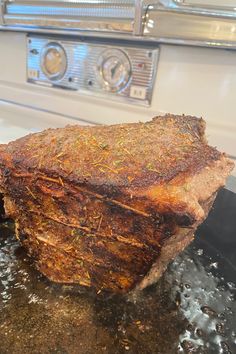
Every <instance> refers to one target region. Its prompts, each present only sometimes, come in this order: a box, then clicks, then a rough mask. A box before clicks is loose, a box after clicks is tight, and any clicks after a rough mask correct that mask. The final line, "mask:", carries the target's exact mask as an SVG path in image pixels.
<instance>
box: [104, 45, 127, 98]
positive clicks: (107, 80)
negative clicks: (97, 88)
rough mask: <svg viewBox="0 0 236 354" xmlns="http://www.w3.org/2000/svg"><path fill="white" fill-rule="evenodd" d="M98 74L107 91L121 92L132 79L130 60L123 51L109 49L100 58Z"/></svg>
mask: <svg viewBox="0 0 236 354" xmlns="http://www.w3.org/2000/svg"><path fill="white" fill-rule="evenodd" d="M98 72H99V75H100V79H102V84H103V86H104V88H105V89H106V90H108V91H113V92H114V91H120V90H122V89H123V88H124V87H125V86H126V85H127V83H128V81H129V80H130V77H131V64H130V61H129V58H128V56H127V55H126V54H125V53H124V52H123V51H121V50H118V49H110V50H109V49H108V50H106V51H105V52H103V53H102V55H101V57H100V58H99V64H98ZM100 81H101V80H100Z"/></svg>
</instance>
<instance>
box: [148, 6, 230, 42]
mask: <svg viewBox="0 0 236 354" xmlns="http://www.w3.org/2000/svg"><path fill="white" fill-rule="evenodd" d="M144 36H145V37H146V38H156V39H157V38H158V39H159V41H161V42H170V43H178V44H196V45H204V46H214V47H229V46H230V47H232V46H235V45H236V20H233V19H232V18H222V17H214V16H207V15H204V16H203V15H202V14H201V15H200V14H196V13H183V12H179V11H173V10H168V9H165V8H156V7H153V6H149V8H148V11H147V14H146V22H145V27H144Z"/></svg>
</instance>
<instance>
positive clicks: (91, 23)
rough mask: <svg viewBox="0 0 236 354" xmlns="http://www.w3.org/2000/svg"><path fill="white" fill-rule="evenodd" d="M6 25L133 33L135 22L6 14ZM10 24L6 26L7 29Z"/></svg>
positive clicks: (45, 29) (46, 29)
mask: <svg viewBox="0 0 236 354" xmlns="http://www.w3.org/2000/svg"><path fill="white" fill-rule="evenodd" d="M4 19H5V23H6V25H10V26H16V27H17V26H23V27H24V28H26V30H27V31H28V32H29V31H30V27H32V28H35V29H37V28H39V29H44V32H45V33H48V32H49V30H50V29H53V28H54V29H62V30H68V31H69V30H73V29H74V30H77V35H78V30H79V31H81V30H84V31H96V32H98V31H102V32H111V33H112V32H120V33H132V32H133V23H131V22H130V21H129V22H123V23H121V22H119V21H117V20H113V19H109V21H108V20H106V21H99V19H93V20H91V19H90V20H78V19H76V20H74V19H70V20H66V22H65V20H64V19H60V18H57V19H52V18H50V17H44V18H39V17H34V18H33V17H31V18H30V19H29V18H27V17H21V18H18V17H16V16H11V15H5V16H4ZM7 28H8V26H7V27H6V29H7Z"/></svg>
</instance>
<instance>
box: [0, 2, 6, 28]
mask: <svg viewBox="0 0 236 354" xmlns="http://www.w3.org/2000/svg"><path fill="white" fill-rule="evenodd" d="M5 5H6V0H0V26H1V25H4V13H5Z"/></svg>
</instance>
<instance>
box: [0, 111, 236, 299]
mask: <svg viewBox="0 0 236 354" xmlns="http://www.w3.org/2000/svg"><path fill="white" fill-rule="evenodd" d="M204 130H205V123H204V121H203V120H202V119H198V118H195V117H190V116H173V115H166V116H161V117H156V118H154V119H153V120H152V121H150V122H146V123H132V124H122V125H113V126H105V125H103V126H67V127H65V128H60V129H48V130H45V131H43V132H40V133H36V134H30V135H28V136H26V137H24V138H21V139H18V140H16V141H14V142H11V143H9V144H6V145H0V191H1V193H2V194H3V195H4V206H5V210H6V213H7V215H8V216H9V217H11V218H12V219H14V220H15V225H16V235H17V237H18V238H19V240H20V241H21V243H22V244H23V245H24V247H25V248H26V249H27V252H28V254H29V255H30V256H31V257H33V259H34V260H35V264H36V267H37V268H38V269H39V270H40V271H41V272H42V273H43V274H44V275H46V276H47V277H48V278H49V279H51V280H52V281H55V282H61V283H78V284H80V285H83V286H87V287H93V288H95V289H96V290H97V291H100V290H108V291H112V292H115V293H126V292H128V291H130V290H133V289H143V288H145V287H146V286H148V285H150V284H152V283H153V282H156V281H157V280H158V279H159V277H160V276H161V275H162V274H163V272H164V271H165V269H166V267H167V265H168V263H169V262H170V261H171V260H172V259H174V258H175V257H176V255H177V254H178V253H179V252H181V251H182V250H183V249H184V248H185V247H186V246H187V245H188V244H189V243H190V242H191V241H192V240H193V237H194V231H195V230H196V228H197V227H198V225H199V224H200V223H202V222H203V220H204V219H205V218H206V217H207V215H208V212H209V210H210V208H211V206H212V203H213V202H214V199H215V197H216V194H217V191H218V190H219V189H220V188H221V187H222V186H224V184H225V181H226V178H227V177H228V175H229V174H230V172H231V170H232V169H233V166H234V165H233V162H232V161H231V160H230V159H229V158H228V157H227V156H226V155H225V154H223V153H220V152H218V151H217V150H216V149H215V148H213V147H210V146H209V145H208V144H207V141H206V139H205V136H204Z"/></svg>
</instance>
